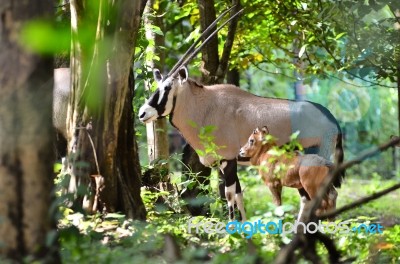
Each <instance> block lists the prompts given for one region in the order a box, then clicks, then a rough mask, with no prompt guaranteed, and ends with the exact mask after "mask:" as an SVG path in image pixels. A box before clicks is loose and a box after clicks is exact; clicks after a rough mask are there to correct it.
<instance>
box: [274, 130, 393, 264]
mask: <svg viewBox="0 0 400 264" xmlns="http://www.w3.org/2000/svg"><path fill="white" fill-rule="evenodd" d="M399 142H400V138H399V137H394V138H393V139H391V140H390V141H388V142H386V143H384V144H382V145H380V146H379V147H377V148H375V149H373V150H370V151H367V152H365V153H363V154H361V155H360V156H358V157H356V158H355V159H353V160H350V161H347V162H344V163H342V164H341V165H340V166H336V167H335V169H334V170H333V172H331V173H330V174H329V176H328V177H327V178H326V179H325V180H324V181H323V183H322V185H321V187H320V189H319V190H318V192H317V195H316V197H315V198H314V199H313V200H311V201H310V202H309V203H307V204H306V206H305V208H304V213H303V214H302V215H301V217H300V220H301V222H303V223H305V224H308V223H309V222H311V221H316V220H317V217H316V215H315V211H316V210H317V209H318V207H319V206H320V204H321V201H322V198H323V197H324V196H325V194H326V193H327V191H328V189H329V188H330V187H331V186H332V183H333V182H334V181H335V180H336V178H337V177H340V175H341V172H342V171H343V170H345V169H347V168H350V167H352V166H354V165H356V164H359V163H361V162H363V161H364V160H366V159H368V158H370V157H372V156H374V155H376V154H377V153H379V152H381V151H385V150H387V149H388V148H390V147H393V146H395V145H397V144H398V143H399ZM392 188H396V189H397V188H400V186H399V187H397V186H396V185H395V186H392ZM386 191H387V190H386ZM388 192H389V191H387V192H386V193H388ZM382 195H384V194H381V195H380V196H382ZM369 200H372V199H369ZM369 200H367V199H366V200H365V201H364V202H363V203H366V202H367V201H369ZM321 239H323V240H321ZM328 239H329V238H328V237H321V234H319V232H317V233H315V234H303V232H301V231H300V232H297V233H296V235H295V236H294V238H293V240H292V241H291V242H290V243H289V244H288V245H287V246H286V247H285V248H283V249H282V250H281V251H280V252H279V254H278V257H277V258H276V263H282V264H283V263H289V261H290V260H291V259H293V256H294V253H295V251H296V249H297V248H302V253H303V255H304V256H306V257H307V258H309V255H313V253H314V252H315V243H314V242H315V240H321V242H322V243H323V244H324V245H325V246H328V245H329V248H328V247H327V249H328V252H329V255H330V258H331V262H332V263H335V261H334V260H335V259H339V257H340V256H339V255H338V251H337V250H336V248H335V247H334V245H333V244H332V243H329V242H328V241H327V240H328ZM303 241H304V242H303ZM306 253H307V254H306Z"/></svg>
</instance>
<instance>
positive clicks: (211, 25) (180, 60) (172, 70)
mask: <svg viewBox="0 0 400 264" xmlns="http://www.w3.org/2000/svg"><path fill="white" fill-rule="evenodd" d="M235 7H236V5H234V6H232V7H231V8H229V9H227V10H225V11H224V12H222V14H220V15H219V16H218V17H217V19H215V20H214V22H212V23H211V24H210V25H209V26H208V27H207V28H206V30H204V31H203V33H201V35H200V37H199V38H198V39H197V40H196V41H195V42H194V43H193V44H192V45H191V46H190V47H189V49H188V50H187V51H186V52H185V54H184V55H183V56H182V57H181V58H180V59H179V61H178V62H177V63H176V64H175V65H174V67H172V69H171V71H170V72H169V73H168V74H167V77H168V76H173V75H175V74H176V72H177V70H178V68H180V67H181V66H182V65H185V63H186V64H187V63H188V62H189V61H190V60H191V59H192V58H193V57H194V56H196V55H197V53H198V52H199V51H200V49H196V50H195V51H194V53H192V54H191V55H190V56H189V57H188V59H186V57H187V56H188V55H189V54H190V53H191V52H192V51H193V50H194V48H195V47H196V45H197V44H199V42H200V41H201V39H202V38H203V37H204V36H206V35H207V34H208V33H209V32H210V31H211V30H212V28H213V27H214V26H215V25H216V24H217V23H218V21H220V20H221V19H222V18H223V17H224V16H225V15H226V14H227V13H228V12H229V11H231V10H232V9H233V8H235ZM242 11H243V9H242V10H240V11H239V12H238V13H236V14H235V15H233V16H232V17H231V18H230V19H228V20H227V21H226V22H225V23H224V24H223V26H224V25H226V23H228V22H229V21H231V20H232V19H233V18H234V17H236V16H237V15H238V14H239V13H241V12H242ZM223 26H221V27H219V28H218V29H217V30H214V32H212V33H211V34H210V35H209V36H208V38H207V39H206V40H205V41H203V43H202V45H200V47H203V46H204V45H205V44H206V43H207V42H208V41H209V40H210V39H211V38H212V37H213V36H214V35H215V34H216V33H217V32H218V31H219V30H221V28H222V27H223ZM183 61H184V62H185V63H182V62H183Z"/></svg>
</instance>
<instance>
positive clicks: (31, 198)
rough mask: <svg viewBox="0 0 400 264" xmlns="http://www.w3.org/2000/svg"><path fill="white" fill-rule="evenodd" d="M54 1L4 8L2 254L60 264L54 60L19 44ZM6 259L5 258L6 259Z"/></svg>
mask: <svg viewBox="0 0 400 264" xmlns="http://www.w3.org/2000/svg"><path fill="white" fill-rule="evenodd" d="M52 8H53V2H52V1H38V0H36V1H13V0H6V1H3V2H2V3H1V5H0V16H1V20H0V34H1V35H0V46H1V50H0V68H1V71H0V222H1V224H0V245H1V246H0V255H1V257H6V258H11V259H13V260H14V261H15V262H22V261H23V259H24V258H26V257H27V256H31V257H33V258H34V259H37V260H39V261H41V262H43V263H59V262H60V258H59V255H58V246H57V237H56V236H54V238H53V239H52V240H51V241H50V246H49V244H48V243H46V242H49V241H48V240H47V239H48V238H49V237H50V234H51V233H52V234H55V232H56V231H55V219H54V213H55V212H54V211H50V212H49V208H52V207H53V206H51V205H54V199H53V198H54V197H53V195H52V193H53V172H52V170H53V162H54V153H53V130H52V118H51V111H52V89H53V87H52V84H53V83H52V81H51V79H52V73H53V60H52V59H51V58H45V57H42V56H39V55H36V54H33V53H31V52H29V51H27V50H26V47H25V48H24V47H22V46H21V44H20V42H19V36H20V34H21V28H22V25H23V24H24V23H26V22H28V21H29V20H32V19H38V18H44V17H47V18H49V17H50V14H51V12H52V11H53V10H52ZM1 257H0V258H1Z"/></svg>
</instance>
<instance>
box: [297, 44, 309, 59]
mask: <svg viewBox="0 0 400 264" xmlns="http://www.w3.org/2000/svg"><path fill="white" fill-rule="evenodd" d="M307 46H308V44H305V45H303V46H302V47H301V48H300V50H299V58H301V56H303V54H304V52H305V51H306V47H307Z"/></svg>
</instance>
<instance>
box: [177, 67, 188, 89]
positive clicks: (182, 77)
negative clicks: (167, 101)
mask: <svg viewBox="0 0 400 264" xmlns="http://www.w3.org/2000/svg"><path fill="white" fill-rule="evenodd" d="M178 78H179V83H180V84H181V85H182V84H183V83H184V82H186V81H187V79H188V70H187V68H186V67H185V66H183V67H181V68H180V69H179V71H178Z"/></svg>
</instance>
